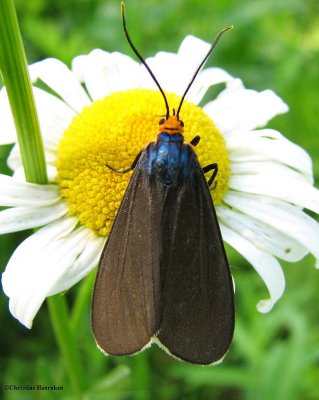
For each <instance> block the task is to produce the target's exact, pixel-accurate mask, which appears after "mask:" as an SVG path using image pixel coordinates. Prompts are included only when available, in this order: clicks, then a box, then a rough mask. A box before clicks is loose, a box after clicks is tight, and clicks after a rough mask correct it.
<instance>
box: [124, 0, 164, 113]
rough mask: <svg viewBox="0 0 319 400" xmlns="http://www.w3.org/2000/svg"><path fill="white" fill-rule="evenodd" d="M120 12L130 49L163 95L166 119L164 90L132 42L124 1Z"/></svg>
mask: <svg viewBox="0 0 319 400" xmlns="http://www.w3.org/2000/svg"><path fill="white" fill-rule="evenodd" d="M121 13H122V20H123V28H124V32H125V36H126V39H127V41H128V42H129V44H130V46H131V48H132V50H133V51H134V53H135V54H136V55H137V57H138V58H139V59H140V60H141V62H142V64H143V65H144V66H145V68H146V69H147V71H148V72H149V74H150V75H151V77H152V79H153V81H154V82H155V83H156V85H157V87H158V88H159V90H160V92H161V93H162V96H163V98H164V101H165V107H166V119H167V118H168V117H169V105H168V101H167V98H166V96H165V93H164V90H163V89H162V88H161V86H160V84H159V83H158V81H157V79H156V77H155V75H154V74H153V72H152V70H151V68H150V67H149V66H148V65H147V64H146V61H145V60H144V58H143V57H142V55H141V54H140V53H139V51H138V50H137V48H136V47H135V45H134V44H133V42H132V39H131V38H130V35H129V33H128V30H127V26H126V20H125V4H124V1H122V2H121Z"/></svg>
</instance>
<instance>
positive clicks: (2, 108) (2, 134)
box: [0, 88, 17, 145]
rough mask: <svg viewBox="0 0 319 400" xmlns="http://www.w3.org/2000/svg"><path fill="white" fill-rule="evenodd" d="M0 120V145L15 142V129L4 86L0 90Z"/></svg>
mask: <svg viewBox="0 0 319 400" xmlns="http://www.w3.org/2000/svg"><path fill="white" fill-rule="evenodd" d="M0 121H1V123H0V145H3V144H11V143H15V142H16V140H17V135H16V129H15V125H14V122H13V118H12V113H11V108H10V104H9V99H8V96H7V91H6V89H5V88H2V89H1V90H0Z"/></svg>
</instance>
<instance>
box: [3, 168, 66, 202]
mask: <svg viewBox="0 0 319 400" xmlns="http://www.w3.org/2000/svg"><path fill="white" fill-rule="evenodd" d="M0 187H1V192H0V205H1V206H7V207H14V206H20V207H39V206H40V207H41V206H42V207H44V206H48V205H51V204H54V203H56V202H57V201H58V200H59V199H60V198H61V196H60V193H59V186H58V185H38V184H35V183H27V182H18V181H16V180H15V179H13V178H12V177H10V176H7V175H2V174H0Z"/></svg>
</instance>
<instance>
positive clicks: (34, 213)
mask: <svg viewBox="0 0 319 400" xmlns="http://www.w3.org/2000/svg"><path fill="white" fill-rule="evenodd" d="M67 212H68V207H67V205H66V203H65V201H64V200H60V201H59V202H58V203H56V204H53V205H50V206H47V207H14V208H9V209H7V210H3V211H0V234H1V235H2V234H4V233H9V232H18V231H23V230H25V229H31V228H35V227H38V226H43V225H46V224H48V223H50V222H52V221H55V220H57V219H59V218H60V217H62V216H63V215H65V214H66V213H67Z"/></svg>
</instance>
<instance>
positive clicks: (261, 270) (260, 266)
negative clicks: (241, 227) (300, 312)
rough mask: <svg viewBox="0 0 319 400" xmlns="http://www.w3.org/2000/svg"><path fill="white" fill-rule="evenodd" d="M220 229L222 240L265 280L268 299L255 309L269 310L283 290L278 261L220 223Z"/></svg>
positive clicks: (282, 278)
mask: <svg viewBox="0 0 319 400" xmlns="http://www.w3.org/2000/svg"><path fill="white" fill-rule="evenodd" d="M221 231H222V235H223V238H224V240H225V241H226V242H227V243H229V244H230V245H231V246H232V247H233V248H234V249H236V250H237V251H238V252H239V253H240V254H241V255H242V256H243V257H244V258H246V260H248V261H249V262H250V264H251V265H252V266H253V267H254V268H255V270H256V271H257V273H258V274H259V275H260V277H261V278H262V280H263V281H264V282H265V284H266V286H267V288H268V291H269V294H270V299H265V300H261V301H260V302H259V303H258V304H257V309H258V311H260V312H262V313H266V312H269V311H270V310H271V309H272V308H273V306H274V304H275V303H276V302H277V301H278V300H279V299H280V297H281V296H282V294H283V292H284V290H285V277H284V274H283V272H282V269H281V266H280V264H279V262H278V261H277V260H276V258H275V257H273V256H272V255H270V254H269V253H267V252H265V251H263V250H261V249H259V248H257V247H255V246H254V245H253V244H252V243H251V242H250V241H249V240H246V239H244V238H243V237H242V235H240V234H238V233H236V232H234V231H233V230H231V229H229V228H228V227H226V226H224V225H223V224H221Z"/></svg>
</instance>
